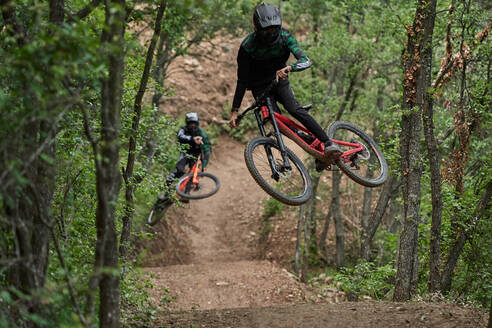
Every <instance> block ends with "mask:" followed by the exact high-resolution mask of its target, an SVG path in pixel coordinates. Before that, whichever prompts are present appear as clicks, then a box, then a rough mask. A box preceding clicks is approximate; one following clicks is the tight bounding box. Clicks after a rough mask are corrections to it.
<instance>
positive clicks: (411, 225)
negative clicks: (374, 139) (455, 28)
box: [393, 0, 436, 301]
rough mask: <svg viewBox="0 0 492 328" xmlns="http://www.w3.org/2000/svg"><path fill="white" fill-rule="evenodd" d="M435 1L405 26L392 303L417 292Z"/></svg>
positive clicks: (421, 5)
mask: <svg viewBox="0 0 492 328" xmlns="http://www.w3.org/2000/svg"><path fill="white" fill-rule="evenodd" d="M435 11H436V0H419V1H418V3H417V10H416V15H415V20H414V22H413V26H412V27H408V43H407V49H406V50H405V53H404V54H403V61H404V70H405V72H404V83H403V105H402V109H403V115H402V132H401V137H400V153H401V168H402V183H403V200H404V212H403V229H402V232H401V234H400V241H399V251H398V261H397V273H396V281H395V293H394V297H393V298H394V300H395V301H407V300H409V299H410V298H411V296H412V295H413V294H414V293H415V292H416V290H417V277H418V275H417V269H418V254H417V253H418V224H419V220H420V214H419V208H420V182H421V176H422V167H421V164H420V163H421V157H420V137H421V130H422V122H421V115H420V113H421V112H420V111H419V110H421V108H422V106H423V103H424V97H425V95H426V94H427V89H428V88H429V87H430V83H431V81H430V76H431V63H432V34H433V30H434V20H435Z"/></svg>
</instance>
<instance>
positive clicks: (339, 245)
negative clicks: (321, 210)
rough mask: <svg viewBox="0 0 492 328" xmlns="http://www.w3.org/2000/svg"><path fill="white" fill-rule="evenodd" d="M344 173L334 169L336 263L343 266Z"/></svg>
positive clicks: (333, 199) (333, 197) (339, 266)
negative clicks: (341, 184) (342, 200)
mask: <svg viewBox="0 0 492 328" xmlns="http://www.w3.org/2000/svg"><path fill="white" fill-rule="evenodd" d="M341 179H342V174H341V173H340V172H339V171H337V170H336V171H333V194H332V195H333V196H332V200H331V201H332V203H333V221H334V222H335V235H336V261H335V262H336V265H337V268H341V267H343V266H344V265H345V232H344V230H343V220H342V213H341V211H340V181H341Z"/></svg>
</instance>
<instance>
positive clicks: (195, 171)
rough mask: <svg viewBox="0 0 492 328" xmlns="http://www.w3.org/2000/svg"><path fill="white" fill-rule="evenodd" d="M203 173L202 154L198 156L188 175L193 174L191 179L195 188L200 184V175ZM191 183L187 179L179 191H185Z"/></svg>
mask: <svg viewBox="0 0 492 328" xmlns="http://www.w3.org/2000/svg"><path fill="white" fill-rule="evenodd" d="M202 171H203V169H202V154H201V155H200V156H198V159H197V160H196V162H195V164H193V166H192V168H191V169H190V171H189V172H188V174H193V176H192V178H191V182H192V183H193V186H196V185H197V184H198V173H200V172H202ZM189 182H190V178H188V179H186V180H185V183H183V184H182V185H181V186H179V189H180V190H181V191H183V190H185V189H186V187H187V186H188V183H189ZM188 190H189V189H188Z"/></svg>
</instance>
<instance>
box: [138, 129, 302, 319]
mask: <svg viewBox="0 0 492 328" xmlns="http://www.w3.org/2000/svg"><path fill="white" fill-rule="evenodd" d="M243 148H244V145H241V144H240V143H238V142H235V141H233V140H231V139H230V138H229V137H221V138H220V139H219V142H218V145H217V146H216V147H214V156H212V159H211V161H210V165H209V167H208V168H207V171H208V172H210V173H212V174H214V175H216V176H217V177H218V178H219V180H220V182H221V187H220V190H219V192H218V193H217V194H215V195H214V196H212V197H210V198H208V199H204V200H199V201H190V203H189V205H186V206H185V208H182V209H179V210H176V211H174V212H173V214H171V215H177V216H180V217H181V218H182V220H184V221H185V222H187V223H188V224H187V226H186V227H185V231H184V232H185V233H186V234H187V235H188V237H189V240H190V244H191V246H190V247H191V255H190V256H189V259H188V260H187V261H186V264H182V265H170V266H163V267H152V268H149V269H147V270H148V271H149V272H152V273H153V279H152V280H153V283H154V285H155V286H156V288H155V289H154V290H153V292H152V296H151V298H152V300H153V301H154V302H155V304H159V302H160V301H161V299H162V298H163V297H164V296H165V294H164V290H165V289H169V290H170V291H171V297H172V298H173V299H174V301H173V302H172V304H170V306H169V307H170V308H171V309H174V310H191V309H223V308H237V307H257V306H268V305H280V304H290V303H293V302H296V301H300V300H302V301H305V300H306V299H307V298H308V296H309V295H311V294H312V293H311V292H310V291H309V289H308V288H307V287H306V286H305V285H303V284H301V283H299V282H298V281H297V280H296V279H295V278H294V277H293V276H292V274H290V273H288V272H287V271H286V270H283V269H281V268H280V267H278V266H276V265H274V264H272V263H270V262H268V261H262V260H257V259H258V255H257V242H258V238H259V235H260V234H259V232H258V231H259V226H258V217H261V215H262V199H263V198H264V197H265V194H264V193H263V191H262V190H261V189H260V188H259V187H258V186H257V185H256V183H255V182H254V180H253V179H252V178H251V176H250V175H249V172H248V170H247V168H246V165H245V164H244V159H243Z"/></svg>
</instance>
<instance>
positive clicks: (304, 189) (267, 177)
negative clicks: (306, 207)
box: [244, 137, 312, 205]
mask: <svg viewBox="0 0 492 328" xmlns="http://www.w3.org/2000/svg"><path fill="white" fill-rule="evenodd" d="M286 151H287V157H288V159H289V161H290V165H291V169H290V170H285V169H284V168H282V164H283V159H282V155H281V153H280V149H279V146H278V145H277V142H276V141H275V140H273V139H271V138H265V137H258V138H254V139H253V140H251V141H250V142H248V144H247V145H246V148H245V149H244V159H245V161H246V166H247V167H248V170H249V172H250V173H251V175H252V176H253V178H254V179H255V181H256V183H258V184H259V185H260V187H261V188H263V190H265V191H266V192H267V193H268V194H270V195H271V196H272V197H274V198H276V199H278V200H279V201H281V202H282V203H285V204H288V205H301V204H304V203H305V202H307V201H308V200H309V198H311V194H312V185H311V177H310V176H309V173H308V172H307V170H306V168H305V167H304V165H303V164H302V162H301V160H300V159H299V158H298V157H297V156H296V155H295V154H294V153H293V152H292V151H291V150H290V149H288V148H286ZM270 154H271V163H272V164H273V166H274V170H273V172H272V168H271V167H270V161H269V156H270Z"/></svg>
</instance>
